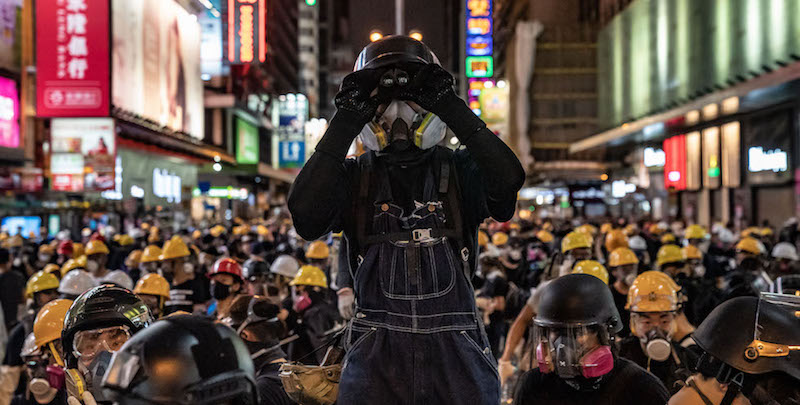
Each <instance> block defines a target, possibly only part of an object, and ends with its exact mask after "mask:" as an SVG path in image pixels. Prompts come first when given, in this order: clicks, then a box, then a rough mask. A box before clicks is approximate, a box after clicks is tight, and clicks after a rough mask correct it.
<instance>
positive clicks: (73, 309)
mask: <svg viewBox="0 0 800 405" xmlns="http://www.w3.org/2000/svg"><path fill="white" fill-rule="evenodd" d="M152 322H153V315H152V314H151V313H150V310H149V309H148V308H147V305H146V304H145V303H144V302H143V301H142V300H141V299H139V297H137V296H136V295H135V294H134V293H132V292H131V291H130V290H128V289H127V288H122V287H118V286H115V285H111V284H104V285H101V286H98V287H94V288H92V289H90V290H88V291H86V292H84V293H83V294H81V295H79V296H78V298H76V299H75V302H73V303H72V306H70V307H69V310H68V311H67V314H66V315H65V317H64V329H63V330H62V331H61V341H62V347H63V348H64V357H65V358H66V363H67V368H75V367H77V365H78V359H77V357H75V355H74V354H73V351H72V341H73V339H74V338H75V334H76V333H77V332H79V331H82V330H92V329H100V328H107V327H110V326H127V327H128V328H130V332H131V334H134V333H136V332H138V331H140V330H142V329H144V328H146V327H147V326H149V325H150V324H151V323H152Z"/></svg>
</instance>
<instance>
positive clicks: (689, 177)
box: [685, 131, 702, 190]
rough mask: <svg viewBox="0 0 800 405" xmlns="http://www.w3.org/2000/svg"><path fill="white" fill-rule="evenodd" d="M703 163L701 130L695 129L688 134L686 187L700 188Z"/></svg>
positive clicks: (689, 188)
mask: <svg viewBox="0 0 800 405" xmlns="http://www.w3.org/2000/svg"><path fill="white" fill-rule="evenodd" d="M701 167H702V164H701V159H700V132H699V131H695V132H691V133H688V134H686V172H685V177H686V189H687V190H699V189H700V179H701V176H700V174H701V173H700V171H701V170H702V169H701Z"/></svg>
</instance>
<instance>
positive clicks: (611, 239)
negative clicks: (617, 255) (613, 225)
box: [605, 229, 628, 252]
mask: <svg viewBox="0 0 800 405" xmlns="http://www.w3.org/2000/svg"><path fill="white" fill-rule="evenodd" d="M605 245H606V251H608V252H613V251H614V249H617V248H621V247H628V237H627V236H626V235H625V233H624V232H622V230H621V229H612V230H611V231H609V232H608V233H607V234H606V242H605Z"/></svg>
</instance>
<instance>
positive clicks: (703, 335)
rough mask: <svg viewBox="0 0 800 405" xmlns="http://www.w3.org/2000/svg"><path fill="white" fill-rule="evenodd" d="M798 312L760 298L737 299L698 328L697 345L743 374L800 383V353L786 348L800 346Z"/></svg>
mask: <svg viewBox="0 0 800 405" xmlns="http://www.w3.org/2000/svg"><path fill="white" fill-rule="evenodd" d="M770 295H772V294H770ZM789 297H793V296H789ZM795 309H796V308H792V309H787V308H784V307H782V306H781V305H777V304H775V303H772V302H770V301H768V300H766V299H759V298H756V297H738V298H733V299H731V300H728V301H726V302H724V303H722V304H720V305H719V306H718V307H716V308H715V309H714V310H713V311H712V312H711V314H710V315H708V317H707V318H706V319H705V320H704V321H703V323H701V324H700V326H698V327H697V330H696V331H695V332H694V335H693V337H694V341H695V342H696V343H697V346H699V347H700V348H701V349H703V351H704V352H705V353H707V354H709V355H711V356H713V357H714V358H716V359H718V360H719V361H722V362H723V363H725V364H726V365H728V366H730V367H732V368H734V369H736V370H739V371H741V372H744V373H747V374H764V373H769V372H773V371H780V372H784V373H786V374H788V375H790V376H792V377H794V378H795V379H798V380H800V352H797V351H795V350H790V349H789V348H787V347H786V346H797V345H800V327H798V326H800V320H798V318H797V317H796V316H795Z"/></svg>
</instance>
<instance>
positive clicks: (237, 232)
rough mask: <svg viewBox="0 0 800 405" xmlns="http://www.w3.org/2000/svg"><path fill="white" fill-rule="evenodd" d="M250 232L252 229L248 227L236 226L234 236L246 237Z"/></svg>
mask: <svg viewBox="0 0 800 405" xmlns="http://www.w3.org/2000/svg"><path fill="white" fill-rule="evenodd" d="M248 232H250V227H249V226H247V225H239V226H234V227H233V234H234V235H237V236H238V235H246V234H247V233H248Z"/></svg>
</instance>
